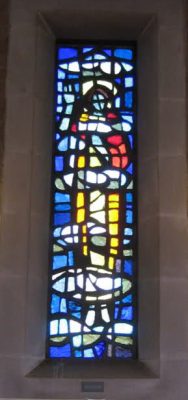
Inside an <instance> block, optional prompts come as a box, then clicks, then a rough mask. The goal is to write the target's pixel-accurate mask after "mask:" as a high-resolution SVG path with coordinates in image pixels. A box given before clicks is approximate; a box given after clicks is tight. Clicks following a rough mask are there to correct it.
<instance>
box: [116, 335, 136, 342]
mask: <svg viewBox="0 0 188 400" xmlns="http://www.w3.org/2000/svg"><path fill="white" fill-rule="evenodd" d="M115 342H116V343H121V344H133V339H132V338H130V337H129V336H127V337H123V336H117V338H116V339H115Z"/></svg>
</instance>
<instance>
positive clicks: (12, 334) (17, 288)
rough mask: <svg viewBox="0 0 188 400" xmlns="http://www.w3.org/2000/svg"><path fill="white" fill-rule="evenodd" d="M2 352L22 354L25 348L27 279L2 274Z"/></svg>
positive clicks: (0, 310) (0, 308)
mask: <svg viewBox="0 0 188 400" xmlns="http://www.w3.org/2000/svg"><path fill="white" fill-rule="evenodd" d="M0 278H1V279H0V297H1V300H0V320H1V322H2V323H1V332H0V349H1V351H0V352H1V354H4V355H5V354H6V355H8V354H21V353H23V348H24V334H25V329H24V318H25V294H26V286H25V284H26V282H25V279H23V278H21V277H18V276H16V275H11V274H9V276H6V275H3V274H1V276H0Z"/></svg>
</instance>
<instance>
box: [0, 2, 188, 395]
mask: <svg viewBox="0 0 188 400" xmlns="http://www.w3.org/2000/svg"><path fill="white" fill-rule="evenodd" d="M1 4H2V10H5V12H2V13H1V17H0V18H3V21H4V25H5V28H3V29H1V31H0V32H1V34H2V38H3V37H4V35H5V36H6V33H5V32H7V27H8V14H7V11H6V10H7V9H8V2H3V1H1V2H0V7H1ZM9 20H10V35H9V52H8V64H7V79H6V99H7V102H6V104H7V105H6V110H7V111H6V119H5V129H4V127H3V125H2V128H1V134H3V132H5V136H4V137H5V141H4V143H5V146H4V147H5V148H4V156H3V157H1V160H2V159H3V160H4V162H3V165H4V168H3V175H2V190H1V193H2V218H1V242H0V247H1V248H0V320H1V330H0V357H1V360H0V397H2V398H3V397H8V398H63V399H68V398H69V399H73V398H74V399H78V398H86V397H89V398H105V399H117V400H120V399H122V400H124V399H127V400H135V399H137V400H142V399H145V398H148V399H150V400H154V399H156V400H157V399H160V400H163V399H164V398H165V399H166V400H168V399H169V400H186V399H187V379H188V319H187V318H186V315H187V304H188V266H187V260H188V257H187V255H188V254H187V247H188V246H187V191H186V187H187V184H186V179H187V172H186V170H187V167H186V153H187V151H186V113H185V110H186V109H185V106H186V103H185V100H186V99H185V4H184V1H181V0H178V1H177V0H142V1H140V0H119V1H118V2H116V3H115V2H114V1H113V0H100V1H99V0H95V2H92V1H90V0H89V1H86V0H80V1H79V3H78V1H76V0H69V1H68V0H53V1H52V0H45V1H44V0H33V1H32V2H30V1H28V0H12V1H11V4H10V17H9ZM2 26H3V25H2ZM6 37H7V36H6ZM57 38H58V39H59V38H61V39H62V40H63V39H65V40H66V39H82V40H84V39H91V40H95V39H97V40H98V39H103V40H105V39H106V40H107V39H108V40H113V39H116V40H118V39H119V40H122V39H123V40H130V39H133V40H137V42H138V165H139V168H138V199H139V207H138V217H139V252H138V264H139V265H138V266H139V282H138V284H139V324H138V326H139V360H138V361H135V362H131V363H126V364H125V366H123V367H121V376H120V377H119V378H118V374H117V369H116V370H114V368H113V369H112V368H111V366H110V365H108V366H105V367H104V368H103V369H102V370H100V371H101V372H100V373H101V375H100V374H99V371H97V370H96V368H93V369H92V370H89V371H88V370H87V369H84V368H82V369H81V368H79V367H78V366H76V365H75V366H74V365H73V366H71V367H70V368H68V367H66V365H65V366H64V367H63V368H62V367H60V366H59V364H54V363H52V365H49V364H48V365H46V364H45V363H42V362H43V360H44V359H45V336H46V312H47V278H48V276H47V275H48V237H49V202H50V174H51V145H52V131H53V123H52V121H53V70H54V49H55V40H56V39H57ZM0 43H1V41H0ZM6 48H7V47H6ZM3 49H4V50H3V54H5V55H6V52H5V50H6V49H5V47H4V45H3ZM3 60H4V61H3ZM2 62H3V63H4V64H3V67H2V68H1V69H2V75H1V76H2V81H3V82H4V81H5V80H4V71H5V65H6V56H5V57H4V56H3V57H2ZM3 85H4V83H3ZM3 88H4V86H3ZM1 93H2V94H1V96H2V99H3V107H4V101H5V97H4V89H3V90H2V92H1ZM0 104H1V103H0ZM4 115H5V114H4V112H2V116H4ZM2 143H3V141H2ZM1 164H2V163H1ZM41 363H42V365H41V366H40V367H39V368H36V369H35V372H34V373H32V371H33V369H34V368H35V367H37V366H38V365H39V364H41ZM91 372H92V373H93V374H94V375H92V373H91ZM92 377H93V378H94V380H95V379H96V380H97V381H98V380H100V381H101V380H102V382H104V393H98V394H97V393H83V392H82V391H81V381H82V380H87V379H89V380H90V381H91V380H92Z"/></svg>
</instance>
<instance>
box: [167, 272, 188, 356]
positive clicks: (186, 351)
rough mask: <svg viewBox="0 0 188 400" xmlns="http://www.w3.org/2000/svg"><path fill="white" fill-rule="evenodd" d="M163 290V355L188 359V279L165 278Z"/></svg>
mask: <svg viewBox="0 0 188 400" xmlns="http://www.w3.org/2000/svg"><path fill="white" fill-rule="evenodd" d="M160 292H161V314H160V324H161V335H160V348H161V357H162V358H164V359H165V360H166V359H169V360H173V359H175V360H176V359H177V360H181V359H187V360H188V335H187V332H188V321H187V317H186V316H187V304H188V280H187V279H185V278H179V279H178V278H175V279H169V278H163V280H162V281H161V284H160Z"/></svg>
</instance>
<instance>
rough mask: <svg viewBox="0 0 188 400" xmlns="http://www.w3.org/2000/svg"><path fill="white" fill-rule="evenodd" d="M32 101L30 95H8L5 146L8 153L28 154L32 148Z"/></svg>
mask: <svg viewBox="0 0 188 400" xmlns="http://www.w3.org/2000/svg"><path fill="white" fill-rule="evenodd" d="M32 124H33V99H32V96H31V95H27V94H21V95H20V94H18V95H10V96H9V97H8V101H7V120H6V136H5V146H6V149H7V150H8V151H9V150H10V151H15V152H18V153H28V152H29V151H31V147H32V127H33V125H32Z"/></svg>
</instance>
